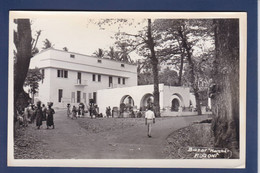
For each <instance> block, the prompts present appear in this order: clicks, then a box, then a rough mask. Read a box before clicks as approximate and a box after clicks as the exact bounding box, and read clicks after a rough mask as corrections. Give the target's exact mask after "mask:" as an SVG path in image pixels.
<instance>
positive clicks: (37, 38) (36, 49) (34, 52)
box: [32, 30, 42, 56]
mask: <svg viewBox="0 0 260 173" xmlns="http://www.w3.org/2000/svg"><path fill="white" fill-rule="evenodd" d="M41 32H42V31H41V30H39V31H36V39H34V38H32V55H33V56H34V55H35V54H37V53H39V49H38V48H37V47H36V45H37V43H38V40H39V37H40V35H41Z"/></svg>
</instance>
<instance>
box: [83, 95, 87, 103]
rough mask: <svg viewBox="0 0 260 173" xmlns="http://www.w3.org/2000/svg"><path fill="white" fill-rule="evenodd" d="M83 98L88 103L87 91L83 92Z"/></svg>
mask: <svg viewBox="0 0 260 173" xmlns="http://www.w3.org/2000/svg"><path fill="white" fill-rule="evenodd" d="M83 100H84V103H87V94H86V93H83Z"/></svg>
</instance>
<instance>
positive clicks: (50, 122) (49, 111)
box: [46, 108, 55, 126]
mask: <svg viewBox="0 0 260 173" xmlns="http://www.w3.org/2000/svg"><path fill="white" fill-rule="evenodd" d="M46 113H47V121H46V124H47V126H52V125H54V121H53V114H55V111H54V109H52V108H49V109H47V111H46Z"/></svg>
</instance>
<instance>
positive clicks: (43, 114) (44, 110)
mask: <svg viewBox="0 0 260 173" xmlns="http://www.w3.org/2000/svg"><path fill="white" fill-rule="evenodd" d="M46 111H47V108H46V107H45V105H44V104H42V121H46Z"/></svg>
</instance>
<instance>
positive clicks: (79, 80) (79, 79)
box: [78, 72, 81, 84]
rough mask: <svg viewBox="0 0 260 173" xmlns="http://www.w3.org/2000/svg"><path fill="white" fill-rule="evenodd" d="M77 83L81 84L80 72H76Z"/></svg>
mask: <svg viewBox="0 0 260 173" xmlns="http://www.w3.org/2000/svg"><path fill="white" fill-rule="evenodd" d="M78 84H81V73H80V72H78Z"/></svg>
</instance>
